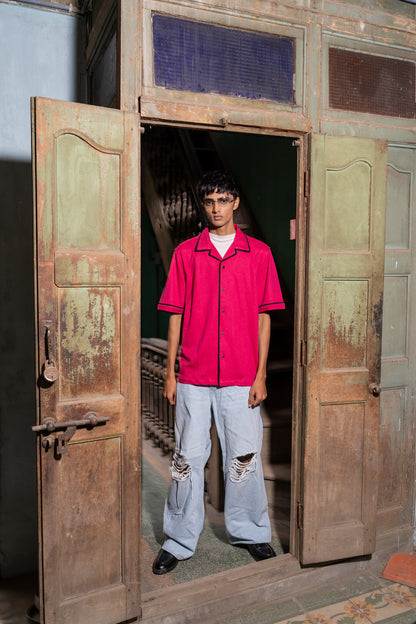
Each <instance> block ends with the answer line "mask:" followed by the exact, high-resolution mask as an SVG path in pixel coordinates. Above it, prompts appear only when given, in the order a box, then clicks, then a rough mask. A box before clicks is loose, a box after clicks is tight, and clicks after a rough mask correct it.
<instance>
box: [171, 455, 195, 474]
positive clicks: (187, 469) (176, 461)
mask: <svg viewBox="0 0 416 624" xmlns="http://www.w3.org/2000/svg"><path fill="white" fill-rule="evenodd" d="M191 472H192V468H191V466H190V465H189V464H188V463H187V462H186V459H185V457H184V456H183V455H181V454H180V453H178V452H176V451H175V453H174V454H173V459H172V466H171V467H170V473H171V475H172V479H175V481H185V479H189V477H190V476H191Z"/></svg>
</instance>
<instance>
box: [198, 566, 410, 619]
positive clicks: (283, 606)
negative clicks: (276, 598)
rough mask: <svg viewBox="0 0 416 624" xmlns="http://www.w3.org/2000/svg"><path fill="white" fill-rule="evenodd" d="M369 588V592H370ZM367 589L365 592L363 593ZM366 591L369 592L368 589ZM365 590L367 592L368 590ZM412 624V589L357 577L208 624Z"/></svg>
mask: <svg viewBox="0 0 416 624" xmlns="http://www.w3.org/2000/svg"><path fill="white" fill-rule="evenodd" d="M370 587H371V589H370ZM364 589H367V591H363V590H364ZM369 589H370V590H369ZM368 590H369V591H368ZM214 622H215V624H376V623H377V624H381V623H383V624H415V623H416V589H413V588H411V587H407V586H405V585H400V584H399V583H392V582H390V581H387V580H385V579H383V578H381V577H380V576H377V573H368V574H366V575H363V574H360V575H358V576H354V577H351V578H350V579H348V580H347V581H345V580H344V581H342V582H337V583H335V584H334V585H332V586H326V587H322V588H317V589H315V590H314V591H312V592H308V593H304V594H299V595H297V596H294V597H293V598H291V599H289V600H288V599H286V600H284V601H282V602H275V603H272V604H268V605H262V606H261V607H258V608H257V609H253V610H250V611H247V612H245V613H241V614H238V615H237V614H236V615H235V616H233V617H228V618H225V619H216V620H213V621H212V623H210V624H214Z"/></svg>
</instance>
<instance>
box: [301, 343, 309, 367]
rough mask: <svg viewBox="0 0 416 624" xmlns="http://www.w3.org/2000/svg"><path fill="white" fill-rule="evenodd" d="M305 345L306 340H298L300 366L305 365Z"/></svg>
mask: <svg viewBox="0 0 416 624" xmlns="http://www.w3.org/2000/svg"><path fill="white" fill-rule="evenodd" d="M307 346H308V343H307V342H306V340H301V341H300V365H301V366H306V364H307V357H308V354H307Z"/></svg>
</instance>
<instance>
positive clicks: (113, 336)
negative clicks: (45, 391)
mask: <svg viewBox="0 0 416 624" xmlns="http://www.w3.org/2000/svg"><path fill="white" fill-rule="evenodd" d="M119 297H120V296H119V289H118V288H113V289H108V288H99V289H94V290H93V289H89V288H68V289H62V292H61V297H60V348H59V352H60V370H61V376H60V392H61V397H62V399H67V398H72V397H77V396H80V395H85V394H90V395H94V394H102V393H113V392H120V365H119V361H120V319H119V315H118V310H119V309H120V298H119Z"/></svg>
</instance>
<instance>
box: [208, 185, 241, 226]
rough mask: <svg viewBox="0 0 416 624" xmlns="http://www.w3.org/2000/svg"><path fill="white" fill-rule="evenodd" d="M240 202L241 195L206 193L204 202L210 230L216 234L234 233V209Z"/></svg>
mask: <svg viewBox="0 0 416 624" xmlns="http://www.w3.org/2000/svg"><path fill="white" fill-rule="evenodd" d="M239 203H240V198H239V197H233V196H232V195H231V193H217V192H215V193H210V194H209V195H205V197H204V200H203V204H204V209H205V214H206V216H207V219H208V227H209V230H210V231H212V232H214V233H215V234H220V235H226V234H234V210H237V208H238V205H239Z"/></svg>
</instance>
